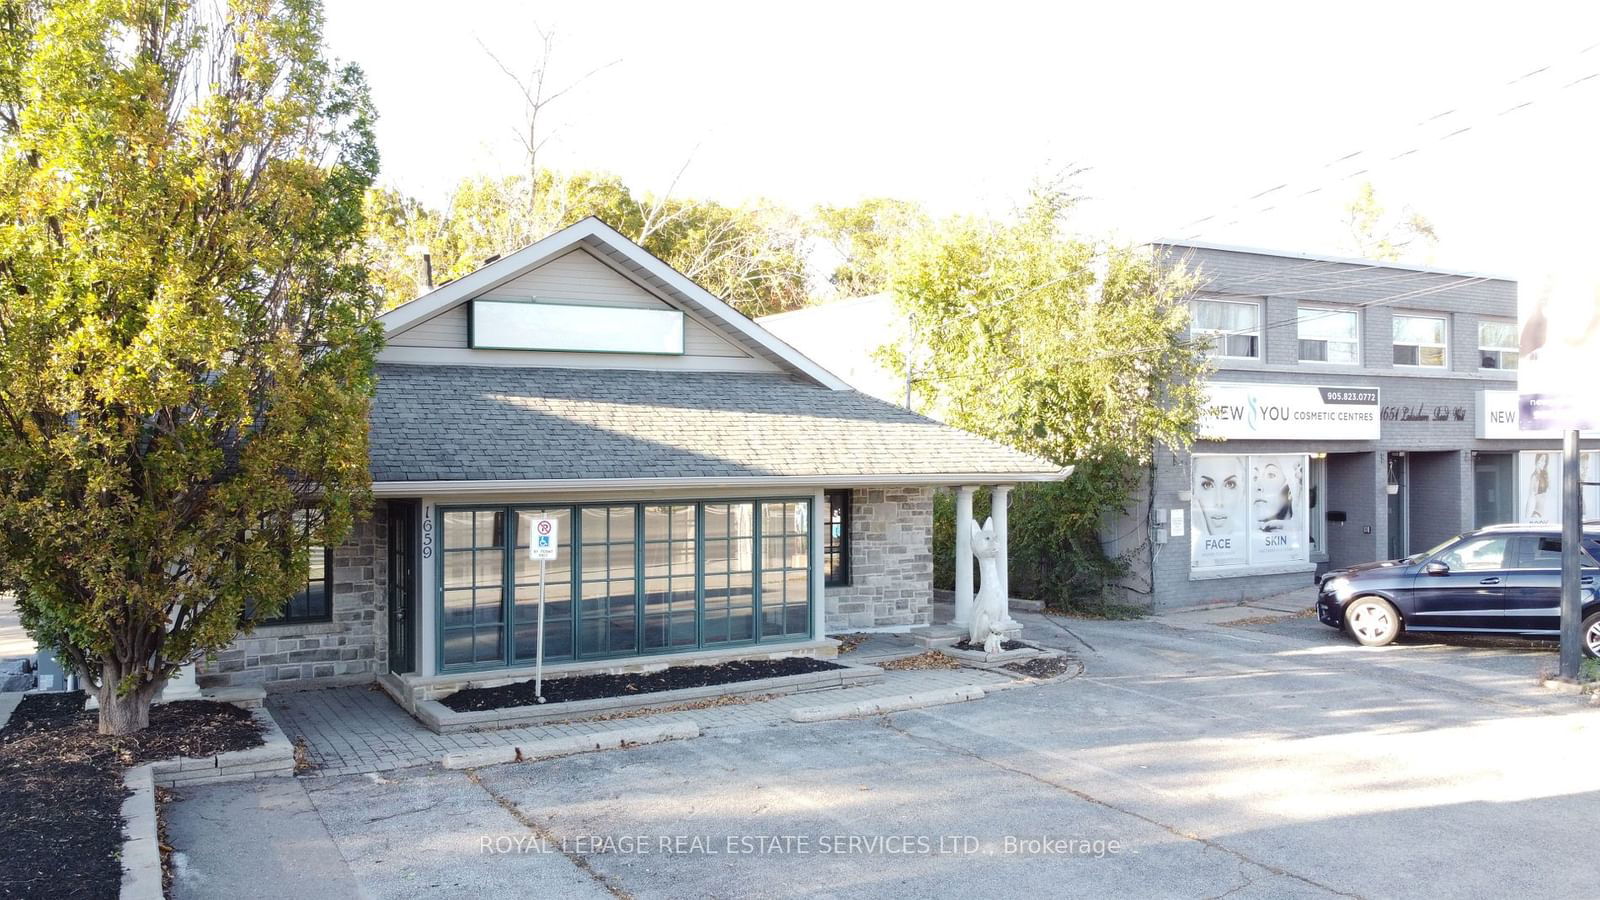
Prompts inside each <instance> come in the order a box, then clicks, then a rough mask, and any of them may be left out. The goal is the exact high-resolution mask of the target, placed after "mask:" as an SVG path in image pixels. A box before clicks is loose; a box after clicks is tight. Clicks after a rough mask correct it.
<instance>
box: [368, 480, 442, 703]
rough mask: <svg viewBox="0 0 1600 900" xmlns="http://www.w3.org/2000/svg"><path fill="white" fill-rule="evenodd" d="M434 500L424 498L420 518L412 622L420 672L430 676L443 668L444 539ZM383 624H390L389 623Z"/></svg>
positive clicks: (419, 675)
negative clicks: (440, 570)
mask: <svg viewBox="0 0 1600 900" xmlns="http://www.w3.org/2000/svg"><path fill="white" fill-rule="evenodd" d="M433 511H434V501H433V500H431V499H428V498H423V501H422V506H421V510H420V512H419V513H418V518H417V531H418V537H417V545H418V547H419V548H420V551H419V553H418V555H417V571H416V578H417V618H416V620H415V621H414V622H412V623H411V624H412V627H413V628H414V629H415V630H416V633H415V634H414V635H412V640H414V641H416V647H417V665H416V667H415V668H416V670H417V675H418V677H423V678H426V677H429V676H432V675H437V674H438V671H439V666H438V661H439V640H438V632H437V629H438V627H439V592H438V589H437V588H438V585H437V584H436V583H435V582H436V578H435V573H436V570H437V566H438V565H439V547H440V545H441V542H442V541H443V539H444V538H443V535H440V534H439V533H438V532H437V530H436V528H435V526H436V524H437V523H435V522H434V520H433ZM380 627H383V628H387V627H389V626H388V624H387V623H384V624H382V625H381V626H380Z"/></svg>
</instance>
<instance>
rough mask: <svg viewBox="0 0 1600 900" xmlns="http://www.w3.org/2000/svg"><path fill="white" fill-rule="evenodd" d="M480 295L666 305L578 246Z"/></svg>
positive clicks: (487, 296)
mask: <svg viewBox="0 0 1600 900" xmlns="http://www.w3.org/2000/svg"><path fill="white" fill-rule="evenodd" d="M483 297H484V299H487V300H550V301H561V302H577V303H587V304H593V305H595V306H631V307H636V308H640V309H663V308H670V307H669V306H668V304H667V303H665V302H664V301H662V300H661V298H660V297H657V296H656V295H655V294H652V293H650V292H649V291H647V290H645V289H644V288H642V287H640V286H639V285H637V284H634V283H633V282H632V281H629V280H628V279H626V278H624V277H622V276H621V275H619V274H617V272H616V270H614V269H612V268H611V267H610V266H608V265H606V264H605V263H603V262H601V261H600V260H598V259H595V258H594V257H593V256H590V255H589V253H588V252H587V251H584V250H581V249H579V250H573V251H572V252H571V253H568V254H566V255H565V256H560V257H557V258H555V259H552V260H550V261H549V262H547V263H545V264H544V265H542V266H540V267H539V268H537V269H534V270H533V271H531V272H525V273H523V274H521V275H518V276H517V277H516V278H513V279H511V280H510V281H508V282H506V283H505V284H502V285H500V286H498V287H493V288H490V289H489V290H487V291H484V292H483Z"/></svg>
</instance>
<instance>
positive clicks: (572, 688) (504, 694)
mask: <svg viewBox="0 0 1600 900" xmlns="http://www.w3.org/2000/svg"><path fill="white" fill-rule="evenodd" d="M842 668H844V666H841V665H839V664H837V663H831V662H824V661H823V660H820V659H810V658H807V657H800V656H789V657H785V658H783V659H750V660H736V661H734V662H725V663H721V664H719V665H715V666H673V667H671V668H667V669H662V670H661V671H659V672H630V673H627V674H624V675H575V676H571V677H567V678H554V679H550V680H547V681H546V682H545V683H544V699H545V704H546V705H549V704H551V703H570V702H572V701H574V700H598V699H600V698H603V697H632V696H636V695H639V694H655V693H659V692H661V691H676V690H681V689H683V688H697V687H710V686H711V685H716V684H737V683H739V682H741V681H758V680H760V679H762V678H781V677H783V676H785V675H805V674H808V673H810V672H827V671H829V670H832V669H842ZM439 702H440V703H442V704H444V705H445V706H447V707H449V708H450V709H453V710H455V711H456V712H475V711H478V710H484V709H506V708H508V707H513V706H533V705H535V704H537V703H538V702H539V700H538V698H536V697H535V696H534V694H533V680H532V679H529V680H528V681H519V682H517V683H516V684H505V685H501V686H499V687H489V688H468V689H466V690H464V691H456V692H455V693H454V694H451V695H450V696H448V697H445V698H444V699H442V700H440V701H439Z"/></svg>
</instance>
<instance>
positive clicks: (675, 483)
mask: <svg viewBox="0 0 1600 900" xmlns="http://www.w3.org/2000/svg"><path fill="white" fill-rule="evenodd" d="M1072 469H1073V467H1072V466H1067V467H1066V468H1063V469H1058V470H1056V471H1053V472H1044V471H1041V472H1025V473H1018V472H1004V473H994V472H990V473H983V472H952V473H941V474H928V475H753V476H749V477H744V478H716V477H699V478H560V479H549V480H528V479H521V480H484V481H377V482H373V485H372V493H373V495H374V496H378V497H402V496H404V497H410V496H420V495H428V494H569V493H578V492H583V493H603V492H611V493H621V492H629V491H649V490H664V489H676V488H783V489H786V490H796V489H800V488H820V487H868V486H874V487H875V486H885V487H891V486H902V485H930V484H931V485H960V484H985V485H987V484H1022V483H1024V482H1041V481H1062V480H1064V479H1066V478H1067V476H1069V475H1071V474H1072Z"/></svg>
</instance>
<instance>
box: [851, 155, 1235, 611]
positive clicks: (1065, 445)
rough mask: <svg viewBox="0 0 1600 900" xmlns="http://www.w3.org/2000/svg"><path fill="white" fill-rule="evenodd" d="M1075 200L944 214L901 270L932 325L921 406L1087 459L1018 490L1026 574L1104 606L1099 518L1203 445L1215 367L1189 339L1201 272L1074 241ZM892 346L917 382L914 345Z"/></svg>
mask: <svg viewBox="0 0 1600 900" xmlns="http://www.w3.org/2000/svg"><path fill="white" fill-rule="evenodd" d="M1070 206H1071V199H1070V197H1069V196H1068V195H1067V194H1065V193H1064V192H1063V191H1061V190H1060V189H1058V188H1054V187H1045V188H1040V189H1038V190H1036V191H1035V193H1034V194H1033V196H1032V198H1031V202H1030V203H1029V204H1028V205H1027V207H1026V208H1024V209H1023V210H1021V211H1020V212H1019V213H1018V215H1017V216H1016V218H1015V219H1014V220H1012V221H1004V222H1001V221H993V220H989V219H981V218H972V217H957V218H952V219H949V220H946V221H944V222H940V223H937V224H935V225H933V226H931V227H929V228H927V229H925V230H923V231H919V232H915V233H912V234H910V235H908V236H906V237H905V238H904V239H902V240H899V241H897V242H896V245H895V248H894V252H893V263H892V266H891V268H890V272H889V285H890V289H891V290H892V291H893V292H894V294H895V297H896V299H897V302H898V303H899V304H900V305H901V307H902V308H903V309H904V310H906V311H907V312H908V313H910V314H911V315H912V316H913V317H914V321H915V322H916V323H917V328H916V334H917V344H918V350H917V352H916V354H915V357H916V359H915V369H914V371H913V373H912V375H913V381H914V385H915V387H916V390H917V392H918V394H919V397H920V399H921V401H922V404H923V407H922V408H924V409H929V410H931V411H933V412H934V413H935V414H936V415H938V416H940V417H941V418H943V419H944V420H945V421H947V422H949V423H950V424H952V425H956V426H958V427H960V428H964V429H967V430H969V431H973V432H976V433H978V434H981V435H984V436H986V437H990V438H993V439H995V440H997V441H1000V442H1001V443H1004V444H1008V445H1010V446H1013V447H1016V448H1017V449H1019V450H1024V451H1027V452H1029V453H1033V454H1036V455H1038V456H1042V457H1044V458H1046V459H1049V460H1052V461H1054V462H1056V463H1060V464H1062V465H1068V464H1071V465H1075V466H1076V467H1077V468H1076V470H1075V471H1074V473H1073V475H1072V477H1071V478H1069V479H1067V480H1066V481H1065V482H1062V483H1059V484H1052V485H1044V486H1037V487H1029V488H1025V489H1019V491H1018V492H1017V494H1016V495H1014V499H1015V504H1016V506H1017V510H1018V512H1017V515H1016V516H1015V517H1014V519H1013V522H1012V542H1011V549H1012V568H1011V571H1012V572H1013V581H1014V583H1017V584H1018V585H1019V586H1021V587H1023V589H1024V590H1028V591H1029V592H1031V593H1033V594H1034V595H1035V596H1042V597H1043V598H1044V599H1046V600H1049V601H1052V602H1056V603H1070V602H1078V603H1082V602H1084V601H1090V600H1097V599H1098V597H1097V596H1096V595H1097V594H1098V593H1099V592H1100V591H1101V589H1103V588H1104V586H1105V584H1106V582H1107V580H1108V579H1109V578H1111V577H1113V576H1115V575H1116V574H1118V573H1119V571H1120V568H1121V567H1120V566H1119V564H1118V562H1117V561H1115V560H1108V559H1107V558H1106V557H1105V554H1104V553H1102V552H1101V551H1100V544H1099V540H1098V529H1099V525H1100V523H1101V521H1102V518H1103V517H1104V516H1105V515H1106V514H1108V513H1111V512H1114V511H1118V510H1122V509H1124V508H1125V507H1126V506H1127V504H1128V502H1129V499H1130V497H1131V496H1132V493H1133V491H1134V490H1135V489H1136V488H1137V487H1138V485H1139V484H1140V480H1141V477H1142V475H1143V473H1144V472H1145V470H1146V469H1147V467H1148V465H1149V464H1150V462H1151V459H1152V454H1153V453H1154V452H1155V451H1156V448H1157V447H1158V446H1162V445H1164V446H1167V447H1171V448H1179V447H1183V446H1186V445H1187V444H1188V443H1189V442H1190V441H1191V440H1192V438H1193V434H1194V430H1195V426H1196V422H1197V421H1198V418H1199V413H1200V405H1201V403H1202V402H1203V395H1202V392H1201V390H1200V387H1199V378H1200V376H1201V374H1202V373H1203V371H1204V365H1205V359H1204V353H1203V348H1199V347H1196V346H1194V345H1192V344H1191V343H1190V342H1189V341H1188V340H1187V339H1186V333H1187V329H1188V321H1189V319H1188V303H1187V301H1188V297H1189V294H1190V293H1191V291H1192V288H1193V280H1192V278H1191V277H1190V276H1189V275H1188V274H1187V273H1185V272H1183V271H1181V270H1177V269H1169V268H1164V267H1162V266H1161V265H1159V264H1158V263H1157V262H1156V261H1155V260H1154V259H1153V258H1152V256H1151V254H1150V253H1149V252H1148V251H1147V250H1141V249H1139V248H1134V247H1121V246H1101V245H1098V244H1095V243H1092V242H1089V241H1084V240H1078V239H1073V238H1070V237H1067V236H1066V235H1065V234H1064V220H1065V216H1066V214H1067V212H1068V210H1069V209H1070ZM882 352H883V354H884V356H885V357H886V359H887V360H888V362H890V363H891V364H892V365H893V366H894V367H895V368H896V369H898V370H899V371H900V372H901V374H902V375H904V373H905V370H906V365H907V359H906V355H905V353H904V351H903V350H902V349H901V348H896V347H892V346H891V347H887V348H885V350H884V351H882ZM941 555H942V554H941Z"/></svg>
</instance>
